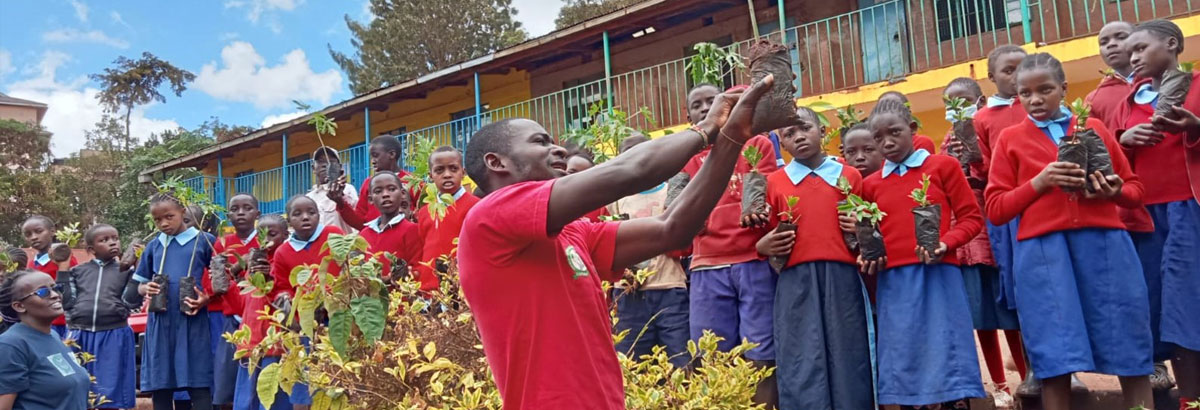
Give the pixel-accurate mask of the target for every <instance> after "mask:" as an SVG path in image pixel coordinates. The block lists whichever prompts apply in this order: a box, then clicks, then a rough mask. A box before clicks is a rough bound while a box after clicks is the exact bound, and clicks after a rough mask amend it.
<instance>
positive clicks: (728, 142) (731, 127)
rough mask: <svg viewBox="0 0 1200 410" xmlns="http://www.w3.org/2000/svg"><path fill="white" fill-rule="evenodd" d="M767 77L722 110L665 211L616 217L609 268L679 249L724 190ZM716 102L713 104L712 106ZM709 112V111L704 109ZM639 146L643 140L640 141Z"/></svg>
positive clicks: (768, 85)
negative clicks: (715, 130) (708, 142)
mask: <svg viewBox="0 0 1200 410" xmlns="http://www.w3.org/2000/svg"><path fill="white" fill-rule="evenodd" d="M771 84H772V81H771V78H770V77H768V78H766V79H764V80H763V81H760V82H758V83H756V84H754V85H753V86H751V88H750V89H749V90H748V91H746V93H745V95H743V96H742V97H741V100H740V101H738V103H737V105H736V106H734V107H733V109H732V112H731V113H730V114H729V115H728V121H727V122H726V124H725V125H724V127H722V128H721V131H719V132H720V133H722V134H724V136H721V137H719V138H717V140H716V143H715V144H714V145H713V149H712V152H710V153H709V154H708V158H707V159H706V160H705V161H704V165H703V166H701V167H700V170H699V171H698V172H697V173H696V177H695V178H693V179H692V181H691V182H690V183H688V185H687V187H686V188H684V189H683V192H682V193H680V194H679V198H677V199H676V200H675V201H674V202H672V203H671V207H670V208H668V209H667V211H666V212H664V213H662V214H661V215H659V216H657V217H653V218H639V219H634V220H630V221H626V222H622V223H621V226H620V228H619V229H618V230H617V246H616V252H615V255H614V256H613V266H612V268H613V270H620V269H624V268H626V267H628V266H632V265H633V264H636V263H638V262H641V261H644V260H646V259H650V258H652V257H654V256H656V255H660V254H663V253H665V252H668V251H672V250H676V249H683V248H686V247H687V246H688V244H690V243H691V240H692V238H693V237H695V236H696V234H697V233H698V232H699V231H700V228H701V226H703V224H704V220H705V219H707V218H708V215H709V214H710V213H712V210H713V207H714V206H716V204H717V201H719V200H720V199H721V195H723V194H724V193H725V188H726V186H728V184H729V177H730V175H732V174H733V170H734V166H735V165H736V164H737V159H738V156H740V155H741V150H742V145H743V144H745V142H746V141H747V140H749V139H750V137H752V136H753V135H754V134H753V132H751V129H752V127H751V122H752V121H751V120H752V118H753V117H754V108H755V106H756V105H757V104H758V100H759V98H761V97H762V95H763V94H764V93H765V92H766V91H767V90H768V89H770V88H771ZM716 108H717V106H716V105H715V104H714V106H713V109H716ZM710 116H711V111H710ZM643 145H645V144H643Z"/></svg>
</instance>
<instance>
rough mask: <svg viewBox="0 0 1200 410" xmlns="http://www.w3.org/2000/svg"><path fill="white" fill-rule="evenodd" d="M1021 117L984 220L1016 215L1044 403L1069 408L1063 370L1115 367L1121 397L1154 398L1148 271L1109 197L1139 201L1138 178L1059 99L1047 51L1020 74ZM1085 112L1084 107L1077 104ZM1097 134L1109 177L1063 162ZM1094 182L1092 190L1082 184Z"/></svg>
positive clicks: (1062, 81) (1062, 79)
mask: <svg viewBox="0 0 1200 410" xmlns="http://www.w3.org/2000/svg"><path fill="white" fill-rule="evenodd" d="M1016 78H1017V83H1018V94H1019V96H1020V98H1021V105H1022V107H1024V108H1025V110H1026V112H1027V113H1028V114H1029V116H1028V119H1026V120H1025V121H1023V122H1021V123H1020V124H1018V125H1016V126H1013V127H1011V128H1008V129H1006V130H1004V131H1003V132H1001V133H1000V137H999V138H998V140H997V141H996V145H995V150H994V151H993V157H992V166H991V173H990V178H991V179H990V181H989V182H988V187H987V190H986V192H985V193H986V198H987V214H988V218H989V219H990V220H991V221H992V223H995V224H997V225H1003V224H1007V223H1009V222H1010V221H1013V220H1014V219H1016V218H1017V217H1020V219H1019V220H1018V221H1017V223H1018V226H1017V229H1016V233H1017V239H1018V240H1017V241H1016V242H1015V243H1014V248H1013V250H1014V258H1013V262H1014V267H1013V273H1014V274H1015V275H1016V276H1015V283H1016V292H1017V294H1018V295H1019V296H1020V297H1018V298H1017V299H1016V303H1017V312H1018V313H1019V316H1020V322H1021V333H1022V336H1023V338H1024V340H1025V346H1026V351H1027V352H1028V354H1029V358H1030V364H1031V367H1032V368H1033V373H1034V375H1036V376H1037V377H1038V378H1039V379H1042V382H1043V389H1042V404H1043V408H1045V409H1048V410H1059V409H1067V408H1070V400H1069V398H1070V390H1071V379H1070V377H1071V374H1072V373H1074V372H1099V373H1105V374H1113V375H1117V376H1120V379H1121V386H1122V389H1123V390H1124V392H1125V404H1126V407H1136V406H1152V405H1153V398H1152V397H1151V393H1150V384H1149V381H1148V378H1147V377H1146V376H1147V375H1149V374H1150V373H1151V372H1153V371H1154V366H1153V365H1152V362H1151V341H1152V337H1151V333H1150V326H1149V323H1150V313H1149V305H1148V302H1147V300H1146V281H1145V280H1144V279H1143V278H1142V274H1141V265H1140V264H1139V262H1138V260H1137V254H1136V253H1135V249H1134V246H1133V242H1132V241H1131V240H1130V239H1129V234H1128V233H1127V232H1125V230H1124V229H1125V225H1124V224H1122V223H1121V220H1120V218H1119V217H1118V215H1117V206H1118V205H1119V206H1125V207H1135V206H1139V205H1140V204H1141V200H1142V184H1141V182H1140V181H1139V180H1138V178H1137V176H1135V175H1134V174H1133V172H1132V170H1131V169H1130V167H1129V163H1128V162H1127V161H1126V159H1125V155H1124V154H1123V153H1122V152H1121V149H1120V146H1119V145H1117V142H1116V140H1115V139H1114V138H1113V136H1112V134H1110V133H1109V132H1108V129H1107V128H1105V127H1104V124H1103V123H1102V122H1101V121H1100V120H1097V119H1095V118H1087V119H1086V121H1082V122H1083V123H1082V124H1080V122H1081V120H1080V118H1079V117H1080V115H1077V114H1072V112H1071V111H1069V110H1067V108H1066V107H1064V106H1063V105H1062V99H1063V95H1064V94H1066V89H1067V84H1066V75H1065V74H1064V73H1063V68H1062V64H1061V63H1059V61H1058V60H1057V59H1055V58H1054V57H1053V56H1051V55H1049V54H1045V53H1040V54H1034V55H1030V56H1028V57H1026V58H1025V59H1024V61H1022V63H1021V65H1020V67H1019V69H1018V71H1017V72H1016ZM1084 112H1086V110H1084ZM1077 134H1080V135H1083V134H1087V135H1091V134H1094V135H1095V138H1099V139H1100V140H1101V141H1102V142H1103V146H1104V149H1105V150H1106V151H1107V153H1108V154H1110V155H1111V161H1112V172H1113V174H1112V175H1108V176H1104V174H1103V173H1102V172H1101V171H1099V170H1096V172H1094V173H1093V174H1091V175H1086V174H1087V173H1086V172H1085V171H1084V168H1083V167H1081V166H1080V165H1079V164H1076V163H1070V162H1064V161H1061V160H1059V155H1060V145H1062V144H1063V143H1065V142H1067V141H1070V140H1072V139H1075V138H1076V137H1078V136H1079V135H1077ZM1086 185H1091V187H1092V188H1093V189H1092V190H1087V189H1084V188H1085V186H1086Z"/></svg>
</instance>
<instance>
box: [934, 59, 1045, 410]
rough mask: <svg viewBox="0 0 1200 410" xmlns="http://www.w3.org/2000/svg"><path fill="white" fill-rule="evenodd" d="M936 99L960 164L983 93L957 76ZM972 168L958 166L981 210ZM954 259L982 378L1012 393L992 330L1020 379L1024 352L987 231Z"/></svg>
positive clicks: (979, 185) (980, 183)
mask: <svg viewBox="0 0 1200 410" xmlns="http://www.w3.org/2000/svg"><path fill="white" fill-rule="evenodd" d="M942 96H943V99H944V100H945V101H946V103H947V106H946V119H947V120H948V121H951V122H952V123H953V124H954V127H953V129H952V130H951V131H950V132H949V133H947V136H946V142H945V143H944V145H943V150H944V151H945V152H947V153H949V154H950V155H952V156H955V155H956V156H958V157H959V158H960V162H964V161H962V159H964V158H968V157H970V156H969V155H966V154H964V152H965V151H967V150H966V149H965V148H966V147H965V146H964V141H963V140H960V138H959V135H963V134H965V136H967V138H963V139H965V140H970V141H969V142H970V143H971V144H975V146H974V149H975V150H976V152H978V149H979V141H978V138H977V137H978V135H973V134H974V133H975V128H974V125H973V124H972V121H971V119H972V118H973V117H974V114H975V112H977V110H978V109H980V108H983V104H984V98H983V90H981V89H980V88H979V84H978V83H976V82H975V80H973V79H970V78H967V77H960V78H956V79H954V80H952V81H950V84H949V85H947V86H946V89H945V91H943V93H942ZM971 137H975V138H973V139H972V138H971ZM978 161H982V158H981V157H980V158H978V159H976V161H969V162H978ZM977 170H978V168H976V167H972V166H966V167H964V168H963V171H964V172H965V173H966V175H967V182H968V183H969V184H970V185H971V192H972V193H973V194H974V195H975V202H976V203H977V204H979V206H980V207H981V208H982V207H983V204H984V199H983V189H984V186H985V185H986V182H985V180H984V177H983V176H981V175H979V173H978V172H977ZM958 261H959V263H961V264H962V270H963V282H966V284H967V300H968V301H970V304H971V321H972V322H973V324H974V325H975V326H974V327H975V335H976V336H977V337H978V338H979V349H980V350H981V351H982V352H983V360H984V363H986V365H987V371H988V375H989V376H991V379H992V383H994V384H995V385H996V387H997V388H999V389H1000V390H1001V392H1000V393H999V394H998V395H1005V394H1011V393H1012V389H1011V388H1010V386H1008V383H1007V381H1006V377H1005V375H1004V373H1005V372H1004V358H1003V357H1001V350H1000V338H999V335H998V333H997V330H1000V329H1003V330H1004V337H1005V339H1006V340H1007V341H1008V350H1009V351H1010V352H1011V354H1012V360H1013V363H1014V364H1015V365H1016V368H1017V374H1020V375H1024V374H1025V371H1026V367H1025V354H1024V352H1023V349H1022V347H1021V333H1020V332H1019V330H1018V329H1020V323H1019V322H1018V321H1017V311H1016V310H1015V309H1013V308H1010V307H1009V306H1008V301H1007V300H1005V297H1004V290H1003V289H1004V288H1003V284H1002V282H1001V279H1000V272H999V270H998V268H997V267H996V260H995V258H994V257H993V256H992V246H991V242H989V241H988V234H987V230H981V231H980V232H979V235H976V236H975V237H974V238H972V239H971V241H970V242H967V243H966V244H964V245H963V246H962V247H960V248H958ZM1009 401H1011V397H1009Z"/></svg>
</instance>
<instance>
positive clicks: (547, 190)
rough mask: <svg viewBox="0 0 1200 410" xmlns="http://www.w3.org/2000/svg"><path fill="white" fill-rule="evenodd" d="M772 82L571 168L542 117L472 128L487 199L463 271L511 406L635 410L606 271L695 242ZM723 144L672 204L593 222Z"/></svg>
mask: <svg viewBox="0 0 1200 410" xmlns="http://www.w3.org/2000/svg"><path fill="white" fill-rule="evenodd" d="M771 84H772V81H770V80H765V81H760V82H759V83H757V84H755V85H754V86H753V87H751V88H750V90H749V91H746V92H745V94H744V95H741V98H740V99H741V100H742V102H741V103H739V104H737V106H736V107H734V104H733V103H734V101H735V100H738V99H739V98H738V94H736V93H734V94H728V95H722V96H720V97H717V99H716V102H715V103H714V105H713V108H712V109H711V110H710V112H709V115H708V117H707V118H706V119H705V120H704V121H703V122H701V123H700V124H698V125H697V126H694V127H692V128H691V129H689V130H688V131H684V132H680V133H675V134H673V135H669V136H666V137H663V138H659V139H656V140H654V141H651V142H647V143H644V144H641V145H639V146H638V147H636V148H634V149H631V150H629V151H628V152H626V153H624V154H622V155H621V156H619V157H617V158H615V159H613V160H612V161H609V162H608V163H606V164H605V165H604V166H603V167H597V168H593V169H590V170H587V171H583V172H579V173H576V174H572V175H566V158H565V154H566V151H565V150H563V148H562V147H559V146H557V145H554V142H553V141H552V138H551V136H550V135H548V134H547V133H546V130H545V129H543V128H542V126H541V125H538V124H537V123H536V122H534V121H531V120H527V119H508V120H503V121H499V122H496V123H493V124H490V125H488V126H486V127H483V128H482V129H480V130H479V132H477V133H476V134H475V135H474V136H473V137H472V139H471V142H470V145H468V146H467V152H466V168H467V174H468V175H470V176H471V179H472V180H474V181H475V182H477V183H478V184H479V187H480V189H481V190H482V191H483V192H484V193H485V194H486V197H484V198H483V200H482V201H480V202H479V203H478V204H476V205H475V207H474V208H472V209H471V212H470V213H469V214H468V215H467V220H466V222H465V223H464V224H463V231H462V233H461V235H460V237H459V251H460V252H459V257H458V259H459V268H460V272H459V275H460V277H461V279H462V291H463V294H464V295H465V296H466V298H467V302H468V303H469V304H470V305H471V309H472V311H473V312H474V314H475V320H476V323H477V326H478V327H479V335H480V338H481V339H482V341H483V349H484V351H485V352H487V360H488V365H489V366H490V367H491V369H492V373H493V374H494V376H495V379H496V385H497V386H498V387H499V389H500V395H501V397H502V398H503V399H504V408H505V409H509V410H520V409H623V408H625V405H624V402H625V400H624V392H623V387H622V380H621V368H620V365H619V364H618V363H617V356H616V352H615V350H614V349H613V340H612V333H611V328H612V320H611V319H610V318H609V315H608V303H607V300H606V298H605V295H604V291H603V289H602V288H601V286H600V282H601V280H609V281H616V280H617V279H619V278H620V275H619V274H617V272H621V271H623V270H624V268H625V267H627V266H632V265H634V264H636V263H638V262H640V261H643V260H646V259H649V258H652V257H654V256H655V255H659V254H662V253H664V252H667V251H670V250H674V249H679V248H684V247H687V244H688V243H689V242H690V241H691V239H692V236H694V235H695V234H696V232H698V231H699V230H700V226H701V224H702V223H703V222H704V219H705V218H706V217H707V216H708V213H709V211H711V210H712V208H713V206H714V205H716V202H717V199H719V198H720V196H721V194H722V192H723V191H724V189H725V185H726V183H727V182H728V181H729V177H730V175H732V173H733V166H734V163H735V162H736V160H737V158H738V157H739V156H740V155H739V154H740V151H741V148H742V145H743V144H744V143H745V142H746V140H747V139H749V138H750V136H751V135H753V134H752V133H751V126H750V123H751V118H752V117H753V114H754V106H755V105H756V104H757V101H758V99H759V97H761V96H762V95H763V94H764V93H765V92H766V90H767V89H768V88H770V85H771ZM726 120H728V123H726ZM710 144H712V145H714V148H713V149H712V151H711V154H709V157H708V158H709V160H708V161H707V162H706V164H705V165H704V168H703V169H701V170H700V172H699V173H697V175H696V178H695V179H693V180H692V182H691V183H690V184H689V186H688V187H687V188H686V189H685V190H684V191H683V192H682V193H681V194H680V197H679V200H678V201H676V203H675V206H673V207H671V208H670V209H668V210H667V211H666V212H664V213H663V214H662V215H660V216H658V217H653V218H640V219H634V220H630V221H623V222H608V223H595V222H590V221H586V220H583V219H582V217H583V215H584V214H587V213H588V212H591V211H593V210H595V209H598V208H601V207H604V206H605V205H607V204H609V203H612V202H613V201H616V200H617V199H620V198H622V197H625V196H628V195H631V194H635V193H637V192H640V191H644V190H646V189H648V188H651V187H654V186H656V185H658V184H660V183H662V182H663V181H665V180H667V178H669V177H671V176H672V175H674V174H675V173H676V172H678V171H679V169H680V168H682V167H683V165H684V163H686V162H687V160H688V159H689V158H691V157H692V155H693V154H695V153H697V152H699V151H700V150H701V149H704V148H705V147H707V146H709V145H710ZM564 175H566V176H564Z"/></svg>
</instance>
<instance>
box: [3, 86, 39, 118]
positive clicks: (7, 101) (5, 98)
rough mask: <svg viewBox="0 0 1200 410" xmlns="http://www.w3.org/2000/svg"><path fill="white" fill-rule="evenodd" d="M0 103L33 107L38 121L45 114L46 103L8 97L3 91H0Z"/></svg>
mask: <svg viewBox="0 0 1200 410" xmlns="http://www.w3.org/2000/svg"><path fill="white" fill-rule="evenodd" d="M0 105H13V106H18V107H30V108H34V109H36V110H37V120H38V122H39V123H41V122H42V117H43V116H45V115H46V104H43V103H40V102H37V101H29V100H23V99H20V98H15V97H9V96H8V94H5V93H0Z"/></svg>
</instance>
